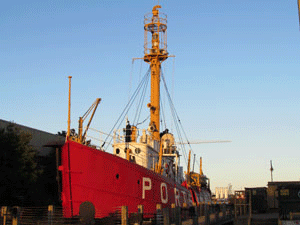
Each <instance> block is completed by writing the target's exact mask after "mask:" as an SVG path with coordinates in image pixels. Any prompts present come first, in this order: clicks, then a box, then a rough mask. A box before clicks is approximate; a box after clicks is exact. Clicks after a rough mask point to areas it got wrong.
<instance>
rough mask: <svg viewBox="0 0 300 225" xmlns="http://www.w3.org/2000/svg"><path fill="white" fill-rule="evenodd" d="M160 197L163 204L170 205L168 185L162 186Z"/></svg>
mask: <svg viewBox="0 0 300 225" xmlns="http://www.w3.org/2000/svg"><path fill="white" fill-rule="evenodd" d="M164 196H165V197H164ZM160 197H161V202H162V203H163V204H166V203H168V188H167V184H166V183H161V184H160Z"/></svg>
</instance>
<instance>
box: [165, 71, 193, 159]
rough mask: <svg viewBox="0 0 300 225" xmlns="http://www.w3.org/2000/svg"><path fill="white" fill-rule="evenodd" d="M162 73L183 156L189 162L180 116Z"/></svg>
mask: <svg viewBox="0 0 300 225" xmlns="http://www.w3.org/2000/svg"><path fill="white" fill-rule="evenodd" d="M161 75H162V76H161V77H162V80H163V83H164V87H165V91H166V94H167V98H168V100H169V105H170V110H171V114H172V117H173V120H174V125H175V127H176V131H177V135H178V137H179V141H180V146H181V148H182V150H183V151H182V153H183V156H184V158H185V161H186V162H187V155H186V149H185V146H184V144H183V138H182V135H181V132H180V127H179V126H178V122H177V117H178V116H177V113H176V110H175V107H174V104H173V102H172V99H171V96H170V93H169V90H168V87H167V84H166V80H165V77H164V75H163V73H162V74H161Z"/></svg>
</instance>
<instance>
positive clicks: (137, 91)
mask: <svg viewBox="0 0 300 225" xmlns="http://www.w3.org/2000/svg"><path fill="white" fill-rule="evenodd" d="M149 71H150V68H149V70H148V71H147V73H146V75H145V76H144V78H143V79H142V81H141V82H140V84H139V85H138V87H137V89H136V90H135V92H134V93H133V95H132V96H131V98H130V100H129V101H128V103H127V104H126V106H125V108H124V110H123V111H122V113H121V115H120V116H119V117H118V119H117V121H116V123H115V124H114V126H113V127H112V129H111V130H110V132H109V133H108V134H109V135H108V136H107V137H106V139H105V140H104V142H103V144H102V146H101V148H103V147H104V145H105V144H106V142H107V140H108V138H109V137H111V134H112V132H113V130H114V129H115V127H116V126H117V124H118V123H119V121H120V119H121V118H122V117H123V115H124V113H125V112H128V109H129V108H130V107H131V105H132V103H133V102H134V99H135V98H136V96H137V94H138V93H139V91H140V89H141V87H142V85H143V83H144V82H145V81H146V80H147V78H148V76H149V74H150V72H149ZM111 139H112V138H111ZM110 142H111V141H110Z"/></svg>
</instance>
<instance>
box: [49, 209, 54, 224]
mask: <svg viewBox="0 0 300 225" xmlns="http://www.w3.org/2000/svg"><path fill="white" fill-rule="evenodd" d="M53 212H54V206H53V205H48V225H52V222H53Z"/></svg>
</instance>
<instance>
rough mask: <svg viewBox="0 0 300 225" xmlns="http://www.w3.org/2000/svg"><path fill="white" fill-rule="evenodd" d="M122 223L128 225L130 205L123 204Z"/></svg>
mask: <svg viewBox="0 0 300 225" xmlns="http://www.w3.org/2000/svg"><path fill="white" fill-rule="evenodd" d="M121 224H122V225H128V207H127V206H122V208H121Z"/></svg>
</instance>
